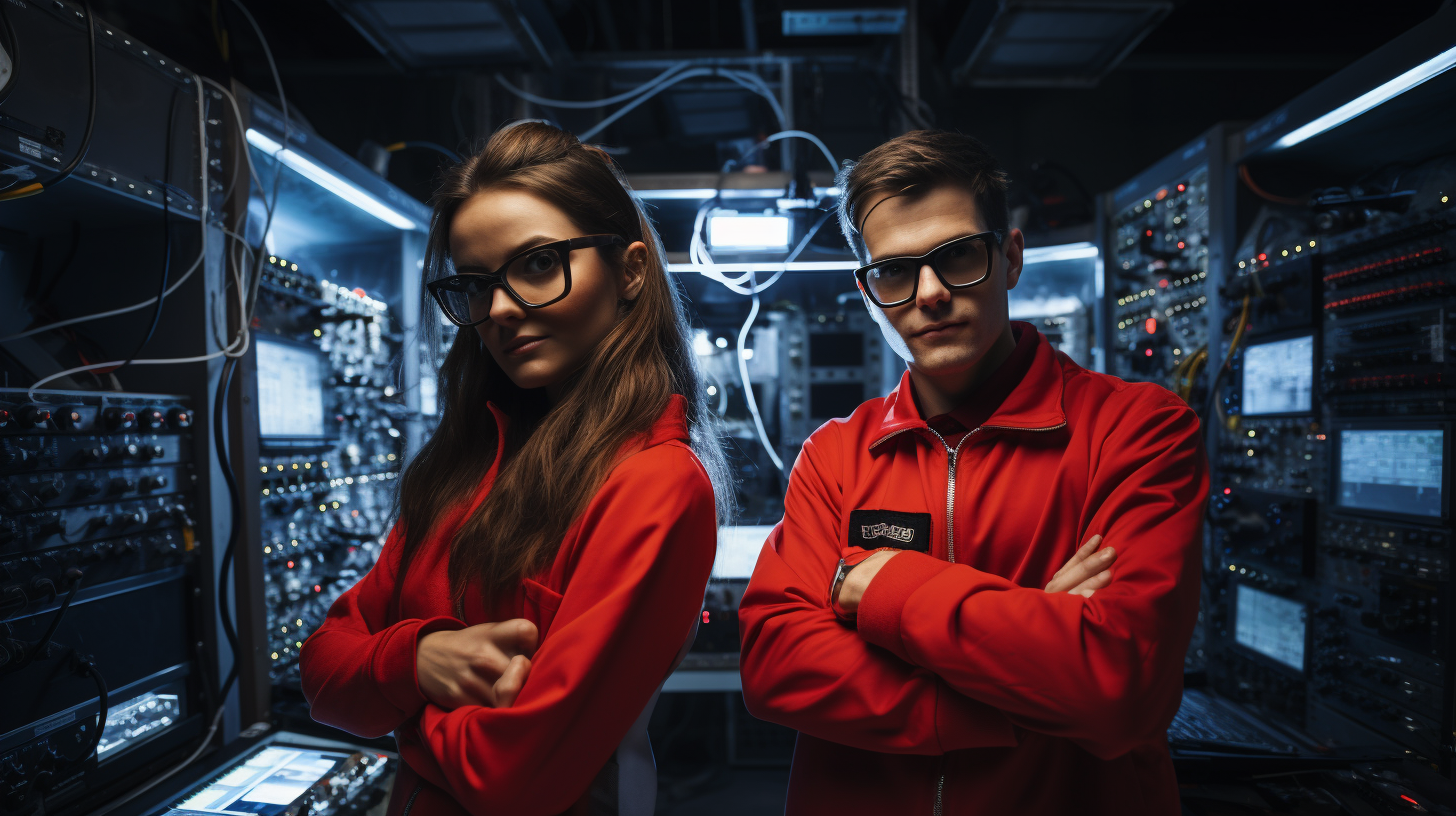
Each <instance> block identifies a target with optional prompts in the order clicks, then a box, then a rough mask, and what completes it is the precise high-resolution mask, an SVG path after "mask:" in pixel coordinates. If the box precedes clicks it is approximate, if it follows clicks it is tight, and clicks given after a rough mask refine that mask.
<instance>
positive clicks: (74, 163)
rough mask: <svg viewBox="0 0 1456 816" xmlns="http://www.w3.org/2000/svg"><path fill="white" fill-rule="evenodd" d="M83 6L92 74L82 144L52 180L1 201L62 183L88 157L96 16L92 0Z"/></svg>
mask: <svg viewBox="0 0 1456 816" xmlns="http://www.w3.org/2000/svg"><path fill="white" fill-rule="evenodd" d="M81 7H82V8H83V9H85V11H86V20H85V23H86V67H87V71H88V73H89V74H90V76H91V92H90V94H89V101H88V102H87V105H86V130H85V132H83V133H82V134H81V146H80V147H79V148H77V149H76V155H74V156H72V157H71V161H70V162H69V163H68V164H67V165H66V166H65V167H62V168H61V171H60V172H59V173H56V174H55V176H53V177H52V178H51V180H50V181H47V182H45V183H43V184H42V183H39V182H37V183H34V184H27V185H26V186H24V187H21V188H20V189H18V190H11V191H9V192H6V193H0V201H5V200H8V199H12V198H23V197H25V196H28V195H34V194H36V193H40V192H44V191H45V190H46V189H47V188H50V187H54V186H56V185H57V184H60V183H61V182H63V181H65V180H66V179H68V178H70V176H71V173H72V172H74V171H75V169H76V168H77V167H78V166H80V164H81V160H82V159H84V158H86V151H87V150H88V149H89V148H90V147H91V133H92V131H94V130H95V129H96V17H95V15H93V14H92V13H91V0H81ZM5 29H6V31H9V30H10V25H9V20H8V19H7V20H6V25H5ZM12 42H13V40H12ZM11 50H12V52H13V50H14V49H13V48H12V49H11ZM11 76H12V77H15V76H17V75H16V73H15V72H14V71H12V72H11ZM12 81H14V80H12Z"/></svg>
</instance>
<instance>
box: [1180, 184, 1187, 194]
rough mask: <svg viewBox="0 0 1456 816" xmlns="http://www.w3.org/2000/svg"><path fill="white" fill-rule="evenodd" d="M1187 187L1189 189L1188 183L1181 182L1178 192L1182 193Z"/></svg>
mask: <svg viewBox="0 0 1456 816" xmlns="http://www.w3.org/2000/svg"><path fill="white" fill-rule="evenodd" d="M1186 189H1188V185H1186V184H1180V185H1178V192H1180V193H1181V192H1183V191H1184V190H1186Z"/></svg>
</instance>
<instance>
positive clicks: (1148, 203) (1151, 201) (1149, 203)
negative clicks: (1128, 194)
mask: <svg viewBox="0 0 1456 816" xmlns="http://www.w3.org/2000/svg"><path fill="white" fill-rule="evenodd" d="M1143 206H1144V207H1151V206H1153V200H1152V199H1147V200H1146V201H1144V202H1143Z"/></svg>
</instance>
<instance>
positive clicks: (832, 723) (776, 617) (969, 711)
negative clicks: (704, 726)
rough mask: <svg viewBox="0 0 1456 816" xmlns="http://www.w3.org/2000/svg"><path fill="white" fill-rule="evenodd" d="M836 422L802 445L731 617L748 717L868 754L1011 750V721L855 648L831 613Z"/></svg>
mask: <svg viewBox="0 0 1456 816" xmlns="http://www.w3.org/2000/svg"><path fill="white" fill-rule="evenodd" d="M838 448H839V432H838V430H837V427H836V426H835V425H834V424H833V423H831V424H829V425H826V426H825V427H824V428H822V429H821V430H820V431H818V432H816V433H815V434H814V435H813V436H811V437H810V438H809V440H808V441H807V442H805V444H804V447H803V450H802V451H801V452H800V454H799V459H798V461H797V462H796V463H795V464H794V469H793V472H792V474H791V475H790V477H789V489H788V493H787V495H786V496H785V498H784V520H783V521H782V522H781V523H780V524H779V525H778V526H777V527H775V528H774V531H773V534H772V535H771V536H770V537H769V540H768V542H767V543H766V544H765V545H764V548H763V551H762V553H761V554H760V555H759V558H758V564H757V566H755V567H754V570H753V578H752V580H750V581H749V584H748V590H747V591H746V592H745V593H744V595H743V600H742V602H741V604H740V605H739V609H738V621H739V629H740V630H741V632H742V635H743V654H742V659H741V661H740V667H739V671H740V673H741V674H742V678H743V701H744V703H745V704H746V705H747V706H748V710H749V711H750V712H752V713H753V715H754V716H755V717H758V718H760V719H764V720H769V721H771V722H776V723H780V724H782V725H786V726H788V727H790V728H793V729H796V730H799V731H802V732H804V733H806V734H810V735H812V736H815V737H819V738H821V739H826V740H831V741H833V742H837V743H841V744H844V745H850V746H853V747H856V748H863V749H866V750H873V751H881V752H886V753H902V754H943V753H945V752H947V751H953V750H957V749H961V748H979V747H991V746H1014V745H1016V744H1017V736H1016V733H1015V729H1014V727H1013V725H1012V723H1011V721H1010V720H1009V719H1008V718H1007V717H1006V715H1005V714H1003V713H1001V712H1000V711H997V710H996V709H995V708H994V707H992V706H990V705H987V704H985V703H982V702H979V701H977V700H973V699H971V698H969V697H965V696H963V695H960V694H957V693H955V692H954V691H952V690H951V689H950V688H949V687H948V686H947V685H946V683H945V681H943V680H941V679H940V678H939V677H937V676H936V675H935V674H934V673H933V672H931V671H929V670H927V669H924V668H920V667H918V666H914V665H912V664H911V663H909V662H907V661H906V660H905V659H904V658H903V656H897V655H894V654H891V653H890V652H887V651H885V650H884V649H881V648H879V647H877V646H873V645H870V644H868V643H866V642H865V641H864V640H863V639H861V638H860V636H859V635H858V634H856V633H855V630H854V629H852V628H850V627H849V626H846V625H845V624H843V623H841V622H840V621H839V619H838V618H836V617H835V615H834V613H833V611H831V610H830V609H829V607H828V595H829V585H830V582H831V581H832V580H833V576H834V570H835V568H836V566H837V565H838V563H839V557H840V553H841V547H840V546H839V534H838V528H839V514H840V506H841V504H842V481H841V478H840V475H839V474H840V473H842V469H841V468H840V467H839V465H838V462H839V461H840V459H839V453H838Z"/></svg>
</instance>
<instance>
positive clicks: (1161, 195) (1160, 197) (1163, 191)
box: [1158, 187, 1168, 201]
mask: <svg viewBox="0 0 1456 816" xmlns="http://www.w3.org/2000/svg"><path fill="white" fill-rule="evenodd" d="M1167 197H1168V188H1167V187H1164V188H1163V189H1161V190H1159V191H1158V200H1159V201H1162V200H1163V199H1165V198H1167Z"/></svg>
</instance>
